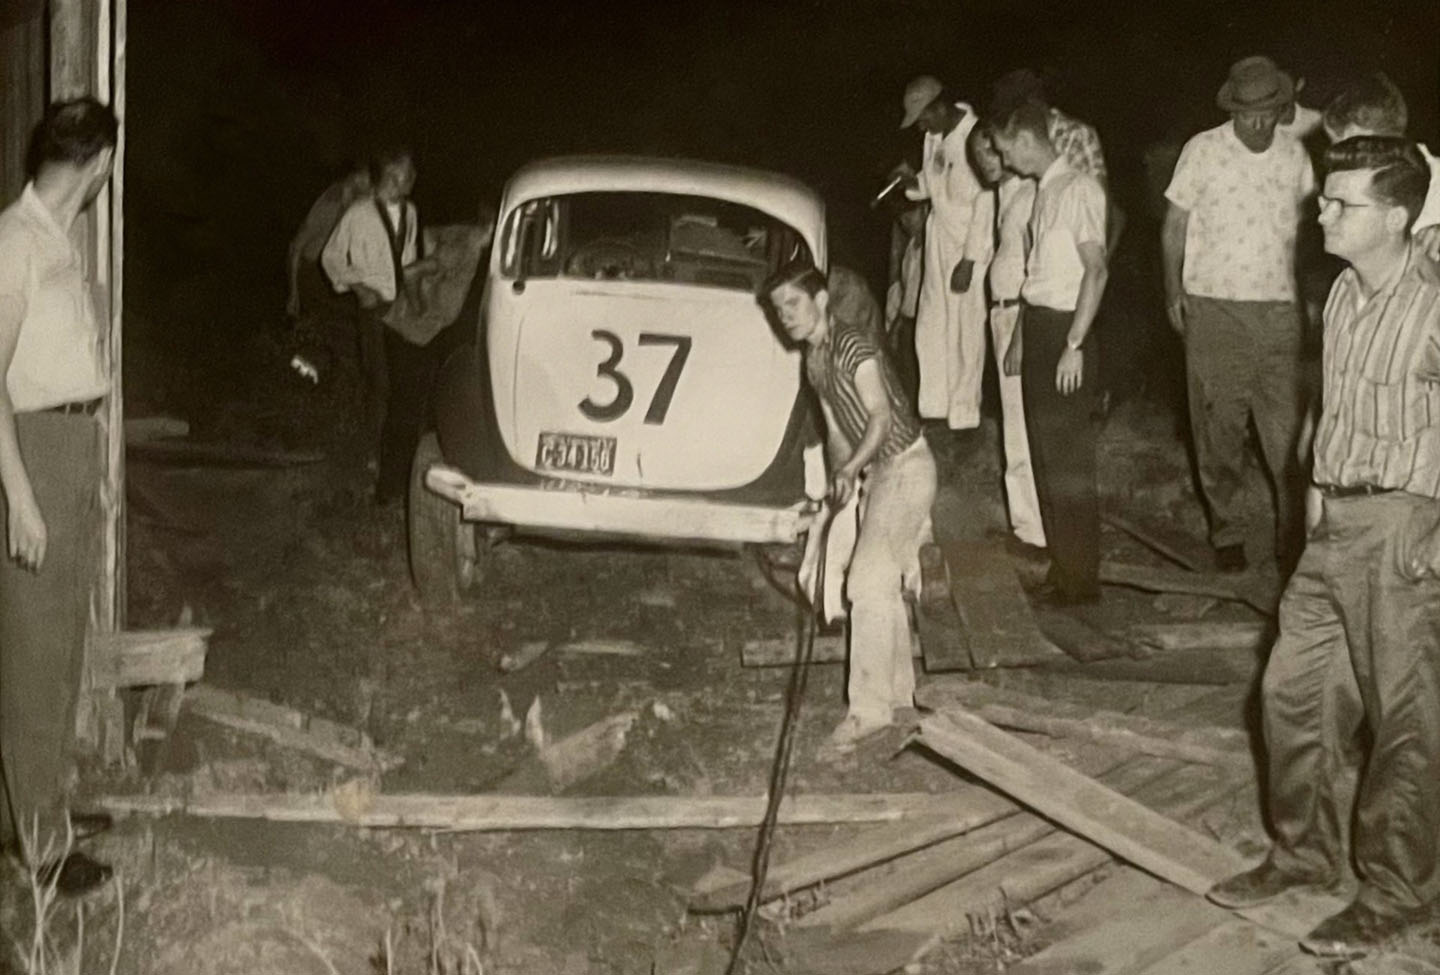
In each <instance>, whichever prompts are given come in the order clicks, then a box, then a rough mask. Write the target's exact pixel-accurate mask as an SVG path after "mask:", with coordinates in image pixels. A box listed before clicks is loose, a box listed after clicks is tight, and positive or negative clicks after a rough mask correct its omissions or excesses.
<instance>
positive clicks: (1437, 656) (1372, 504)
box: [1262, 491, 1440, 913]
mask: <svg viewBox="0 0 1440 975" xmlns="http://www.w3.org/2000/svg"><path fill="white" fill-rule="evenodd" d="M1437 522H1440V501H1434V500H1431V499H1429V498H1422V497H1418V496H1416V495H1412V494H1406V493H1403V492H1399V491H1396V492H1393V493H1390V494H1382V495H1377V496H1375V497H1368V498H1367V497H1357V498H1341V499H1333V500H1326V501H1325V510H1324V515H1323V517H1322V518H1321V521H1320V524H1319V526H1318V528H1317V529H1316V530H1315V532H1314V534H1313V535H1312V536H1311V538H1310V540H1309V542H1308V543H1307V545H1306V547H1305V551H1304V553H1303V554H1302V555H1301V556H1300V562H1299V565H1298V566H1297V567H1296V569H1295V573H1294V574H1293V575H1292V576H1291V578H1290V582H1289V584H1288V585H1287V586H1286V588H1285V595H1284V597H1283V598H1282V599H1281V601H1280V636H1279V637H1278V638H1277V640H1276V641H1275V648H1274V650H1273V651H1271V654H1270V663H1269V665H1268V666H1267V667H1266V669H1265V679H1264V683H1263V685H1262V703H1263V706H1264V718H1265V721H1264V726H1265V748H1266V751H1267V753H1268V755H1269V773H1270V777H1269V809H1270V818H1271V822H1272V824H1273V826H1274V829H1275V849H1274V852H1273V853H1272V854H1271V856H1272V858H1273V860H1274V862H1275V865H1276V866H1278V867H1280V868H1281V869H1283V870H1285V871H1287V872H1292V873H1297V874H1309V875H1312V876H1322V877H1338V876H1340V875H1341V873H1342V871H1343V868H1344V864H1345V859H1346V857H1345V850H1344V837H1345V832H1346V825H1347V824H1348V823H1349V822H1350V808H1349V806H1348V804H1347V803H1346V799H1347V797H1346V796H1345V795H1344V794H1343V792H1344V790H1343V788H1342V787H1341V783H1343V782H1345V781H1347V776H1346V774H1345V773H1346V772H1347V771H1348V770H1349V769H1350V768H1351V767H1352V765H1353V762H1354V755H1355V749H1354V743H1355V741H1356V737H1357V734H1358V732H1359V731H1360V729H1361V727H1362V725H1363V726H1366V727H1368V730H1369V738H1370V740H1371V744H1370V755H1369V759H1368V761H1367V762H1366V763H1365V766H1364V773H1363V776H1362V778H1361V780H1360V786H1359V794H1358V796H1357V797H1356V804H1355V817H1354V839H1353V843H1352V845H1353V847H1354V856H1353V859H1354V863H1355V866H1356V868H1357V870H1358V871H1359V874H1360V880H1361V886H1360V892H1359V895H1358V896H1359V899H1360V900H1361V901H1362V902H1364V903H1365V904H1367V906H1369V907H1371V908H1373V909H1375V910H1377V911H1379V912H1381V913H1400V912H1403V911H1409V910H1412V909H1415V908H1418V907H1421V906H1424V905H1428V904H1431V903H1433V902H1434V901H1435V900H1436V899H1437V898H1440V863H1437V856H1440V707H1437V706H1436V702H1437V701H1440V580H1437V579H1436V578H1435V577H1433V576H1425V577H1423V578H1416V577H1415V575H1414V574H1413V572H1412V570H1411V568H1410V560H1411V557H1412V554H1413V553H1414V551H1415V545H1416V543H1417V542H1418V541H1419V540H1420V539H1421V538H1422V537H1423V536H1424V534H1425V533H1426V532H1428V531H1429V530H1431V529H1432V528H1434V526H1435V525H1436V523H1437Z"/></svg>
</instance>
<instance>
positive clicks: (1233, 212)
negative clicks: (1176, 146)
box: [1165, 122, 1315, 301]
mask: <svg viewBox="0 0 1440 975" xmlns="http://www.w3.org/2000/svg"><path fill="white" fill-rule="evenodd" d="M1314 190H1315V174H1314V171H1313V170H1312V169H1311V168H1310V157H1309V156H1308V155H1307V154H1306V152H1305V147H1304V146H1302V145H1301V144H1300V143H1299V142H1298V141H1296V140H1295V139H1289V138H1278V137H1277V138H1276V139H1274V140H1273V141H1272V142H1271V144H1270V148H1268V149H1266V150H1265V151H1264V152H1251V151H1250V150H1249V149H1247V148H1246V147H1245V144H1244V143H1243V142H1241V141H1240V138H1239V136H1237V135H1236V134H1235V130H1234V128H1233V127H1232V126H1231V124H1230V123H1229V122H1226V123H1224V124H1223V125H1218V126H1216V127H1215V128H1213V129H1206V130H1205V131H1204V132H1201V133H1199V134H1198V135H1196V136H1194V137H1193V138H1191V139H1190V141H1189V142H1187V143H1185V148H1184V149H1182V150H1181V152H1180V160H1179V162H1177V163H1176V164H1175V175H1174V176H1172V177H1171V178H1170V186H1169V188H1168V189H1167V190H1166V191H1165V198H1166V199H1168V200H1169V201H1170V202H1171V203H1172V204H1174V205H1175V206H1177V207H1179V208H1180V209H1181V210H1185V211H1187V212H1188V213H1189V221H1188V223H1187V225H1186V229H1185V268H1184V276H1183V283H1184V287H1185V293H1186V294H1192V295H1201V296H1204V297H1206V298H1219V299H1222V300H1225V301H1294V300H1295V238H1296V235H1297V233H1298V232H1299V229H1300V220H1301V206H1302V204H1303V203H1304V201H1305V199H1306V198H1307V197H1309V196H1310V194H1311V193H1313V192H1314Z"/></svg>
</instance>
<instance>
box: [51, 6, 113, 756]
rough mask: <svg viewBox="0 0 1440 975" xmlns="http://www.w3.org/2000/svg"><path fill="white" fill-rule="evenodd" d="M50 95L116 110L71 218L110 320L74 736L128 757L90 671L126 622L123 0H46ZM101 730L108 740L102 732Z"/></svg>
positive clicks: (108, 702) (107, 699) (105, 694)
mask: <svg viewBox="0 0 1440 975" xmlns="http://www.w3.org/2000/svg"><path fill="white" fill-rule="evenodd" d="M49 9H50V97H51V99H52V100H56V99H64V98H78V97H81V96H84V95H91V96H94V97H95V98H97V99H99V100H100V101H102V102H108V103H109V104H110V105H111V106H112V107H113V108H114V109H115V113H116V115H117V116H119V118H120V123H121V124H120V132H119V137H118V142H117V145H116V147H115V169H114V174H113V175H112V177H111V180H110V183H109V185H107V186H106V188H105V189H104V190H103V191H102V192H101V195H100V197H99V198H98V199H97V200H96V201H95V205H94V206H92V207H91V208H90V209H89V210H87V211H86V213H85V217H84V219H82V220H80V221H78V222H77V224H76V227H75V236H76V243H77V245H78V246H79V249H80V252H81V253H82V254H83V255H84V257H85V261H86V265H87V269H88V270H89V272H90V273H91V275H92V276H93V280H94V281H95V284H96V289H95V290H96V297H97V309H96V310H97V312H98V313H99V314H100V315H101V318H102V320H103V321H104V322H105V323H106V325H105V327H104V330H103V332H104V335H103V348H104V361H105V363H106V367H107V369H108V374H109V379H110V391H109V394H108V395H107V397H106V401H105V408H104V409H103V410H102V411H101V413H100V414H99V419H100V424H101V430H102V431H103V437H102V443H103V446H102V447H101V450H102V456H101V463H102V467H101V470H102V472H103V483H102V486H101V494H100V502H101V510H102V516H103V517H102V524H101V528H100V531H101V537H100V539H99V542H100V544H99V546H98V548H97V550H98V552H99V559H98V561H97V564H96V568H95V575H94V587H93V589H92V596H91V605H90V639H89V640H87V648H86V662H85V677H84V679H83V682H82V685H81V691H82V695H81V700H80V702H79V706H78V707H77V708H76V719H75V721H76V737H77V739H78V740H79V742H80V744H81V745H82V746H86V747H89V748H92V749H93V748H96V747H97V746H100V747H102V749H103V753H104V757H105V758H106V759H107V760H108V761H111V762H114V761H117V760H119V759H120V758H122V757H123V742H122V741H116V740H112V739H113V737H114V736H113V735H111V734H102V729H106V728H111V729H113V728H118V727H123V724H124V722H123V720H119V721H117V720H116V718H117V714H116V712H118V711H120V710H121V706H120V701H119V700H118V699H117V698H116V697H115V693H114V690H113V689H104V688H102V686H101V683H100V682H97V681H96V680H95V677H94V675H93V674H92V673H91V669H92V666H93V664H94V661H95V655H94V652H93V646H94V644H95V642H96V640H95V637H96V636H97V635H100V634H107V633H114V632H116V631H118V630H119V629H120V628H121V627H122V626H123V625H124V613H125V598H124V592H125V588H124V563H125V531H124V526H125V473H124V450H125V433H124V404H123V396H122V377H121V363H122V360H123V356H122V354H121V320H122V307H123V303H122V289H121V281H122V270H123V246H122V244H123V208H124V194H123V192H122V187H123V185H124V173H125V110H124V109H125V36H126V0H50V2H49ZM102 738H103V739H104V740H102Z"/></svg>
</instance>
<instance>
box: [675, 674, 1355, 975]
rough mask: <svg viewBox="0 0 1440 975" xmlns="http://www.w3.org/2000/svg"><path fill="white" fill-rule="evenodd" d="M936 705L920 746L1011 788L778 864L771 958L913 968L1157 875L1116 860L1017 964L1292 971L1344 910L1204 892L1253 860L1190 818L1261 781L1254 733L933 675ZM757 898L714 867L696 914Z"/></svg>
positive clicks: (964, 797)
mask: <svg viewBox="0 0 1440 975" xmlns="http://www.w3.org/2000/svg"><path fill="white" fill-rule="evenodd" d="M922 703H924V704H926V705H928V706H931V707H934V708H935V709H936V710H935V712H934V713H933V714H932V715H931V716H929V717H926V718H924V719H923V720H922V721H921V723H920V729H919V734H918V738H917V740H918V743H919V744H920V745H921V746H923V747H924V748H926V749H928V750H930V751H931V752H933V753H935V754H937V755H940V756H942V757H943V758H945V759H947V760H948V761H949V762H952V763H954V764H955V765H957V766H959V767H961V768H963V769H964V770H965V771H966V772H968V773H970V774H971V775H973V776H975V777H977V778H979V779H981V780H983V781H984V782H986V783H987V784H988V785H990V786H993V787H994V789H995V790H997V791H991V790H990V789H986V788H984V787H982V786H967V787H965V788H964V789H962V790H960V791H957V792H954V793H950V794H948V797H949V801H950V804H951V805H950V808H949V809H948V810H947V811H946V812H943V813H940V814H937V815H935V816H933V817H931V818H926V819H923V820H911V821H907V822H906V823H903V824H893V825H884V826H876V827H872V828H870V829H868V830H866V831H865V832H862V833H860V834H858V835H856V836H852V837H850V838H848V839H845V840H843V841H841V842H838V843H835V844H831V845H828V846H825V847H822V848H820V849H818V850H812V851H810V852H809V853H807V854H805V855H803V856H799V857H796V858H795V859H792V860H788V861H785V862H781V863H776V864H773V865H772V867H771V869H770V873H769V880H768V883H767V888H766V890H765V891H764V892H763V896H762V900H764V901H766V902H771V903H772V906H771V907H770V910H771V911H772V912H775V913H778V914H780V915H781V916H783V917H785V919H786V920H785V923H784V924H783V925H782V926H781V929H782V931H783V933H782V934H781V935H779V936H778V937H777V938H776V939H774V940H773V942H772V943H768V944H767V950H768V951H771V952H772V953H778V954H779V955H780V956H781V957H783V958H784V959H785V961H786V965H787V970H800V971H824V970H827V969H826V968H825V966H826V965H827V964H829V963H831V962H832V961H833V959H834V958H835V957H837V956H838V955H839V954H841V953H842V949H843V952H844V953H845V954H846V957H847V958H849V962H848V963H847V967H846V970H847V971H852V972H856V973H861V972H871V973H880V972H886V971H891V970H894V969H897V968H900V967H903V966H905V965H907V964H909V963H912V962H914V961H917V960H918V959H919V958H921V957H922V956H924V955H925V954H927V953H928V952H930V951H931V950H933V949H934V948H935V947H936V946H937V945H938V944H939V943H941V942H943V941H944V940H946V939H951V938H955V937H957V936H965V935H968V934H971V933H972V932H973V931H975V930H977V929H984V928H985V927H986V922H987V919H988V922H989V923H990V924H991V925H993V924H994V923H995V921H996V919H1003V918H1007V917H1011V916H1013V912H1015V911H1017V910H1018V909H1019V908H1021V907H1023V906H1024V905H1029V904H1032V903H1034V902H1036V901H1040V900H1042V899H1043V898H1046V896H1047V895H1051V894H1053V893H1055V892H1057V891H1060V890H1061V889H1062V888H1066V887H1067V886H1070V885H1073V884H1075V882H1077V881H1080V880H1082V878H1085V877H1086V876H1087V875H1089V874H1092V873H1093V872H1095V871H1097V870H1098V869H1099V868H1101V867H1104V866H1106V865H1108V864H1113V863H1114V860H1115V859H1116V858H1118V859H1120V860H1121V861H1123V862H1124V863H1125V864H1130V865H1133V867H1138V868H1140V869H1134V868H1133V867H1130V866H1124V867H1118V868H1116V870H1115V871H1113V872H1112V874H1111V875H1110V876H1109V877H1107V878H1106V879H1104V880H1102V881H1101V884H1102V885H1103V886H1104V887H1105V888H1106V889H1105V892H1104V893H1097V894H1095V895H1093V896H1091V897H1087V898H1085V899H1084V900H1082V901H1081V902H1080V909H1079V911H1078V912H1077V913H1076V914H1073V915H1072V916H1071V917H1070V918H1069V923H1070V928H1069V929H1068V934H1067V932H1066V931H1062V932H1061V935H1062V936H1061V938H1060V939H1059V940H1058V941H1057V942H1055V943H1054V944H1052V945H1051V946H1050V947H1048V948H1047V949H1046V950H1045V951H1044V952H1041V953H1040V954H1038V955H1036V956H1034V957H1032V958H1030V959H1027V960H1026V961H1025V962H1024V963H1022V964H1020V965H1019V966H1018V967H1015V968H1012V969H1010V971H1013V972H1017V973H1021V975H1061V973H1066V975H1068V973H1072V972H1082V971H1083V972H1106V973H1127V975H1162V973H1171V972H1182V971H1192V972H1199V971H1203V972H1220V971H1224V972H1227V973H1250V975H1261V973H1266V972H1271V971H1272V970H1275V971H1282V970H1289V969H1285V968H1281V967H1279V966H1284V965H1292V964H1294V963H1295V962H1296V961H1297V959H1298V958H1299V949H1298V946H1297V940H1296V939H1297V938H1298V937H1299V936H1300V935H1302V934H1304V933H1305V932H1306V931H1308V930H1309V929H1310V927H1312V926H1313V925H1314V924H1315V923H1316V922H1317V921H1318V920H1319V919H1320V918H1322V917H1324V916H1326V915H1328V914H1329V913H1333V912H1334V911H1336V910H1338V909H1339V908H1340V906H1342V902H1341V901H1340V900H1338V899H1336V898H1334V897H1324V896H1319V895H1316V896H1314V897H1309V898H1303V899H1302V898H1293V897H1292V898H1290V899H1288V900H1282V901H1281V902H1279V903H1278V904H1274V905H1267V906H1266V907H1264V908H1261V909H1257V910H1254V911H1249V912H1244V913H1243V914H1242V915H1238V916H1237V915H1236V914H1232V913H1230V912H1227V911H1224V910H1222V909H1220V908H1218V907H1214V906H1212V905H1210V904H1209V903H1208V902H1206V901H1205V900H1203V894H1204V893H1205V891H1207V890H1208V889H1209V888H1210V887H1211V886H1213V885H1214V884H1215V883H1216V882H1217V881H1219V880H1222V879H1224V878H1226V877H1228V876H1230V875H1231V874H1233V873H1235V872H1238V871H1240V870H1243V869H1245V868H1246V867H1247V866H1249V865H1250V864H1249V863H1248V862H1247V860H1246V859H1245V858H1244V857H1242V856H1241V855H1240V854H1238V853H1237V852H1236V851H1234V850H1233V849H1231V848H1229V847H1227V846H1225V845H1224V844H1222V843H1219V842H1217V841H1216V840H1214V839H1212V838H1211V837H1210V836H1209V835H1207V834H1206V833H1204V832H1200V831H1197V830H1196V829H1194V828H1192V827H1191V826H1190V825H1187V824H1192V823H1195V822H1196V821H1197V820H1198V818H1199V817H1201V816H1202V814H1204V813H1205V812H1206V811H1208V810H1212V809H1215V808H1216V807H1218V806H1220V805H1222V804H1224V803H1227V802H1229V801H1230V800H1231V798H1232V796H1233V793H1234V791H1235V788H1236V787H1237V785H1238V783H1239V782H1240V781H1241V780H1242V778H1248V777H1250V776H1253V774H1254V767H1253V763H1252V759H1251V757H1250V753H1249V742H1248V740H1247V739H1246V737H1245V735H1244V734H1243V733H1241V732H1237V731H1233V730H1229V729H1224V728H1219V727H1211V728H1182V727H1180V726H1178V725H1175V724H1171V723H1168V722H1165V721H1161V720H1156V719H1144V718H1137V717H1134V716H1130V715H1124V714H1119V713H1114V712H1105V711H1097V710H1094V709H1086V708H1082V707H1079V706H1076V705H1061V704H1057V703H1056V702H1053V701H1043V700H1039V699H1035V698H1028V697H1026V696H1025V695H1020V694H1015V693H1010V692H1000V691H996V690H995V689H993V688H989V687H986V686H985V685H983V684H978V683H971V682H964V681H958V680H952V681H942V682H937V683H934V684H932V685H931V686H930V687H929V688H927V689H926V694H925V700H923V701H922ZM1000 725H1003V726H1008V727H1013V728H1018V729H1024V730H1027V731H1038V732H1041V733H1043V734H1047V735H1053V736H1064V737H1066V738H1070V739H1075V740H1080V741H1084V742H1085V743H1086V745H1087V746H1088V747H1087V748H1086V749H1085V750H1083V751H1082V752H1081V754H1083V755H1084V756H1086V757H1084V758H1082V759H1080V760H1078V761H1077V763H1076V765H1074V766H1072V765H1068V764H1066V763H1064V762H1061V761H1059V760H1058V759H1056V758H1054V757H1052V756H1051V755H1050V754H1049V753H1047V752H1044V751H1041V750H1039V749H1037V748H1036V747H1035V746H1033V745H1031V744H1029V743H1028V742H1026V741H1025V740H1023V739H1021V738H1019V737H1016V736H1015V735H1012V734H1010V733H1008V732H1006V731H1004V730H1001V728H1000V727H998V726H1000ZM1095 746H1101V747H1095ZM1157 878H1158V879H1157ZM749 892H750V883H749V878H748V876H747V875H745V874H742V873H740V872H739V871H736V870H719V871H712V873H711V874H709V875H707V876H706V877H705V878H702V879H701V881H700V882H699V883H697V884H696V886H695V887H694V889H693V890H692V892H691V898H690V907H691V910H693V911H696V912H702V913H703V912H723V911H729V910H735V909H738V908H740V907H741V906H743V904H744V902H745V900H746V897H747V896H748V894H749ZM1126 905H1129V907H1126ZM1086 912H1089V914H1090V915H1093V916H1085V915H1086ZM1295 970H1297V971H1306V970H1313V969H1304V968H1297V969H1295Z"/></svg>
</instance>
